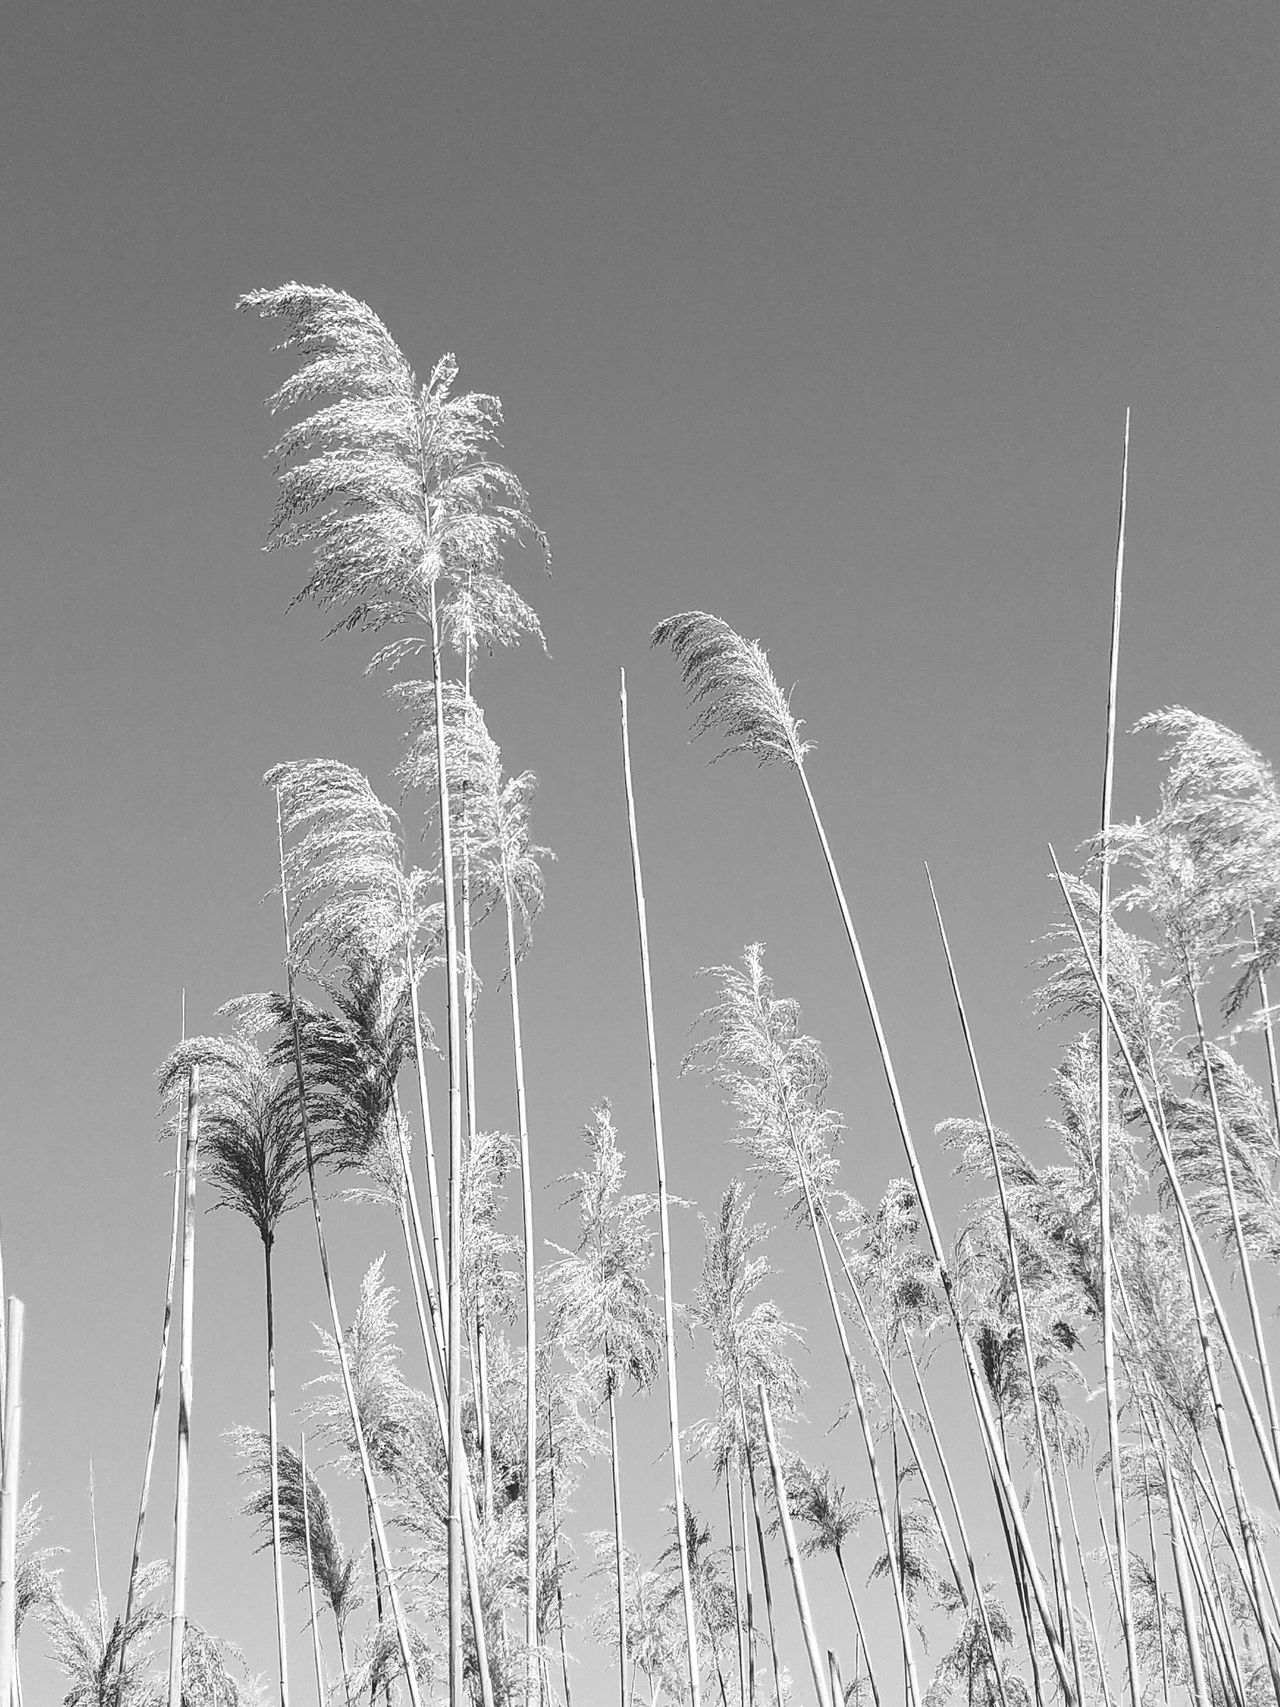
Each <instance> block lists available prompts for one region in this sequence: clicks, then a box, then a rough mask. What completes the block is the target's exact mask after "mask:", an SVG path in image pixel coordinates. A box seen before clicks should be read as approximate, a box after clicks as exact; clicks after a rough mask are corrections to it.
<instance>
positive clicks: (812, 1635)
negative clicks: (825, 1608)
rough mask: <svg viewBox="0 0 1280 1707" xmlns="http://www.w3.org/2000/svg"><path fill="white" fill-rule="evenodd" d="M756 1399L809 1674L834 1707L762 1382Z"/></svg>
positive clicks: (823, 1703) (824, 1701)
mask: <svg viewBox="0 0 1280 1707" xmlns="http://www.w3.org/2000/svg"><path fill="white" fill-rule="evenodd" d="M756 1397H757V1399H758V1400H759V1401H760V1414H761V1416H762V1418H763V1419H764V1441H765V1448H766V1450H767V1452H768V1454H769V1473H770V1475H771V1476H772V1477H773V1497H774V1501H775V1503H776V1504H777V1507H778V1517H779V1520H780V1521H781V1524H782V1541H783V1546H784V1547H785V1549H786V1555H787V1569H788V1570H789V1571H790V1572H791V1586H792V1588H793V1590H794V1591H795V1597H796V1612H797V1613H798V1615H799V1618H800V1629H801V1631H802V1632H803V1635H804V1645H805V1651H806V1653H807V1654H808V1656H809V1670H810V1671H811V1672H812V1673H813V1687H814V1690H815V1691H816V1693H817V1697H818V1707H831V1693H830V1690H829V1688H828V1686H827V1674H826V1667H825V1666H824V1665H823V1663H822V1651H821V1649H820V1648H819V1646H818V1638H817V1634H816V1632H815V1630H814V1628H813V1614H812V1613H811V1611H810V1610H809V1595H808V1592H807V1590H806V1588H805V1582H804V1571H803V1570H802V1569H801V1567H800V1551H799V1548H798V1547H797V1546H796V1532H795V1528H794V1526H793V1525H792V1522H791V1507H790V1506H789V1504H788V1503H787V1485H786V1481H785V1480H784V1478H783V1474H782V1462H781V1460H780V1459H779V1457H778V1443H777V1441H776V1440H775V1439H774V1434H773V1414H772V1412H771V1411H770V1409H769V1395H768V1393H766V1391H765V1386H764V1382H763V1381H757V1382H756Z"/></svg>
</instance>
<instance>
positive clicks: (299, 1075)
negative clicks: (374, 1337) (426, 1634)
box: [170, 791, 422, 1707]
mask: <svg viewBox="0 0 1280 1707" xmlns="http://www.w3.org/2000/svg"><path fill="white" fill-rule="evenodd" d="M276 837H277V842H278V845H279V854H280V910H281V916H282V920H283V925H284V964H285V978H286V980H287V986H288V998H289V1022H290V1029H291V1031H292V1034H293V1066H294V1074H295V1077H296V1081H297V1090H298V1116H299V1120H300V1122H301V1125H302V1146H303V1151H304V1153H305V1155H306V1159H307V1187H308V1190H309V1192H310V1195H311V1214H312V1219H313V1221H314V1223H315V1229H316V1245H317V1248H318V1250H319V1254H320V1270H321V1273H322V1275H323V1277H324V1287H325V1297H326V1301H327V1303H328V1305H329V1320H330V1324H331V1326H332V1328H333V1339H334V1344H335V1346H336V1348H337V1354H338V1369H339V1372H340V1374H341V1376H342V1388H343V1392H344V1394H345V1395H346V1400H347V1410H348V1412H349V1414H350V1417H351V1431H352V1434H353V1436H354V1439H355V1446H356V1456H357V1458H358V1459H359V1462H360V1472H361V1475H362V1477H363V1480H364V1489H365V1498H366V1499H367V1501H368V1504H369V1514H370V1520H371V1527H372V1529H373V1536H374V1558H375V1561H376V1560H377V1558H378V1557H379V1556H381V1560H382V1565H383V1568H384V1570H385V1572H386V1578H387V1588H388V1593H389V1595H390V1599H391V1612H392V1617H393V1618H394V1620H395V1626H396V1636H397V1638H398V1640H399V1644H400V1658H401V1661H402V1662H403V1665H404V1674H405V1683H406V1685H407V1687H408V1690H409V1699H410V1701H411V1702H412V1703H413V1707H422V1698H421V1695H420V1693H419V1690H418V1678H417V1673H416V1671H415V1669H414V1665H413V1649H412V1647H411V1646H410V1642H409V1631H408V1627H407V1625H406V1624H405V1619H404V1609H403V1607H402V1606H401V1604H400V1593H399V1590H398V1589H397V1587H396V1581H395V1577H394V1575H393V1573H392V1570H391V1549H390V1547H389V1546H388V1544H387V1533H386V1529H385V1527H384V1525H383V1522H382V1508H381V1506H380V1504H379V1501H378V1497H377V1487H376V1485H375V1483H374V1480H373V1465H372V1463H371V1462H370V1459H369V1449H368V1445H367V1443H366V1441H365V1437H364V1425H363V1424H362V1423H361V1421H360V1406H359V1404H358V1402H357V1400H356V1394H355V1387H354V1385H353V1383H352V1379H351V1360H350V1358H349V1357H348V1356H347V1342H346V1336H345V1335H344V1333H343V1331H342V1317H341V1316H340V1315H339V1313H338V1299H337V1294H336V1293H335V1292H334V1288H333V1274H332V1271H331V1269H330V1267H329V1247H328V1244H327V1243H326V1240H325V1236H324V1218H323V1216H322V1215H321V1213H320V1194H319V1191H318V1190H317V1188H316V1166H315V1146H314V1144H313V1143H312V1139H311V1117H310V1114H309V1113H308V1109H307V1084H306V1077H305V1075H304V1072H303V1066H302V1032H301V1029H300V1026H299V1022H298V1004H297V997H296V993H295V990H294V967H293V933H292V931H291V929H290V925H289V895H288V888H287V885H286V882H285V866H284V830H283V826H282V823H281V808H280V795H279V791H277V793H276ZM192 1071H193V1073H194V1071H195V1069H194V1068H193V1069H192ZM343 1670H344V1673H345V1670H346V1662H345V1660H344V1661H343ZM170 1707H181V1703H180V1702H179V1701H177V1700H174V1701H171V1702H170Z"/></svg>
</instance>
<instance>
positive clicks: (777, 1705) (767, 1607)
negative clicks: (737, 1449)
mask: <svg viewBox="0 0 1280 1707" xmlns="http://www.w3.org/2000/svg"><path fill="white" fill-rule="evenodd" d="M746 1438H747V1436H746V1419H745V1417H744V1419H743V1439H744V1440H746ZM746 1454H747V1477H748V1480H749V1482H750V1484H751V1516H752V1518H753V1520H754V1522H755V1529H756V1550H757V1552H758V1553H759V1555H760V1580H761V1583H762V1584H763V1587H764V1611H765V1621H766V1622H767V1624H768V1626H769V1657H770V1659H771V1661H772V1663H773V1699H774V1707H782V1666H781V1664H780V1662H779V1660H778V1630H777V1625H776V1623H775V1622H774V1616H773V1585H772V1583H771V1581H770V1578H769V1555H768V1553H767V1552H766V1551H765V1545H764V1523H763V1522H762V1520H761V1517H760V1495H759V1491H758V1490H757V1488H756V1468H755V1457H754V1454H753V1452H752V1449H751V1444H750V1442H749V1441H748V1442H747V1446H746Z"/></svg>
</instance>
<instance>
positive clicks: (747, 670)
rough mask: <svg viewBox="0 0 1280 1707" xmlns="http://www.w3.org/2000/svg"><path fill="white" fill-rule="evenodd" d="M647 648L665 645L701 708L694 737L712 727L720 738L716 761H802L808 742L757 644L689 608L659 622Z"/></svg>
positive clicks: (721, 623) (771, 762)
mask: <svg viewBox="0 0 1280 1707" xmlns="http://www.w3.org/2000/svg"><path fill="white" fill-rule="evenodd" d="M651 644H652V645H654V646H670V648H671V650H672V652H673V653H674V654H675V657H676V661H677V662H678V663H679V665H680V669H681V673H682V674H683V677H684V685H685V687H686V688H687V689H688V690H689V697H690V699H691V701H692V702H693V704H694V705H695V706H697V707H700V710H699V711H698V715H697V718H696V719H695V721H694V725H693V733H694V737H695V739H696V737H697V736H699V735H705V734H706V733H707V732H708V731H709V730H712V729H715V730H717V731H718V732H719V733H720V735H721V736H723V738H724V739H725V741H726V743H727V745H726V746H725V747H724V748H723V749H722V750H721V751H720V752H719V753H717V755H716V757H717V758H724V757H725V756H726V755H727V754H729V753H751V754H753V755H754V756H755V757H756V758H757V759H758V760H759V761H760V763H761V764H762V765H768V764H775V763H777V762H778V761H779V760H782V761H784V762H787V763H790V764H793V765H797V766H798V765H800V764H801V763H802V762H803V760H804V756H805V754H806V753H807V752H809V751H810V749H811V747H812V742H810V741H802V740H801V739H800V720H799V719H798V718H796V717H794V716H792V713H791V705H790V698H789V695H787V694H785V693H784V692H783V690H782V687H781V685H780V683H779V682H778V679H777V677H776V676H775V675H774V673H773V671H772V670H771V669H770V668H769V659H768V657H767V655H766V653H765V650H764V647H763V646H761V644H760V642H759V641H758V640H744V639H743V638H742V636H741V635H740V634H737V633H735V632H734V630H733V629H732V628H730V627H729V624H728V623H727V622H725V621H724V620H723V619H722V618H720V617H718V616H711V615H710V614H709V613H708V612H707V611H702V610H693V611H683V612H681V613H680V615H678V616H669V617H668V618H667V619H666V621H665V622H660V623H659V624H658V626H657V627H656V628H655V629H654V631H653V635H652V637H651Z"/></svg>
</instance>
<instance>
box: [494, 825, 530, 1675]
mask: <svg viewBox="0 0 1280 1707" xmlns="http://www.w3.org/2000/svg"><path fill="white" fill-rule="evenodd" d="M502 891H503V901H504V906H505V910H506V917H507V983H508V986H509V988H510V991H511V1036H512V1046H513V1051H514V1066H515V1082H516V1129H517V1131H518V1133H519V1138H520V1222H521V1228H522V1231H523V1235H524V1316H525V1379H524V1391H525V1401H524V1402H525V1413H524V1415H525V1463H526V1466H527V1474H526V1477H525V1505H524V1509H525V1561H526V1565H525V1569H526V1578H525V1580H526V1583H527V1593H526V1599H525V1642H526V1645H527V1647H528V1653H529V1662H528V1663H529V1673H528V1690H529V1700H530V1701H532V1699H533V1697H534V1694H535V1693H536V1690H537V1673H536V1671H535V1670H534V1665H535V1656H536V1654H537V1651H538V1410H537V1404H538V1395H537V1373H538V1356H537V1313H536V1309H535V1302H534V1266H533V1263H534V1258H533V1177H532V1172H531V1167H530V1162H529V1110H528V1104H527V1102H526V1098H525V1081H524V1043H523V1037H522V1032H521V1027H520V974H519V956H518V954H517V952H516V926H515V911H514V906H513V902H512V894H511V873H510V871H509V870H508V868H507V854H506V842H505V839H504V842H503V850H502Z"/></svg>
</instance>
